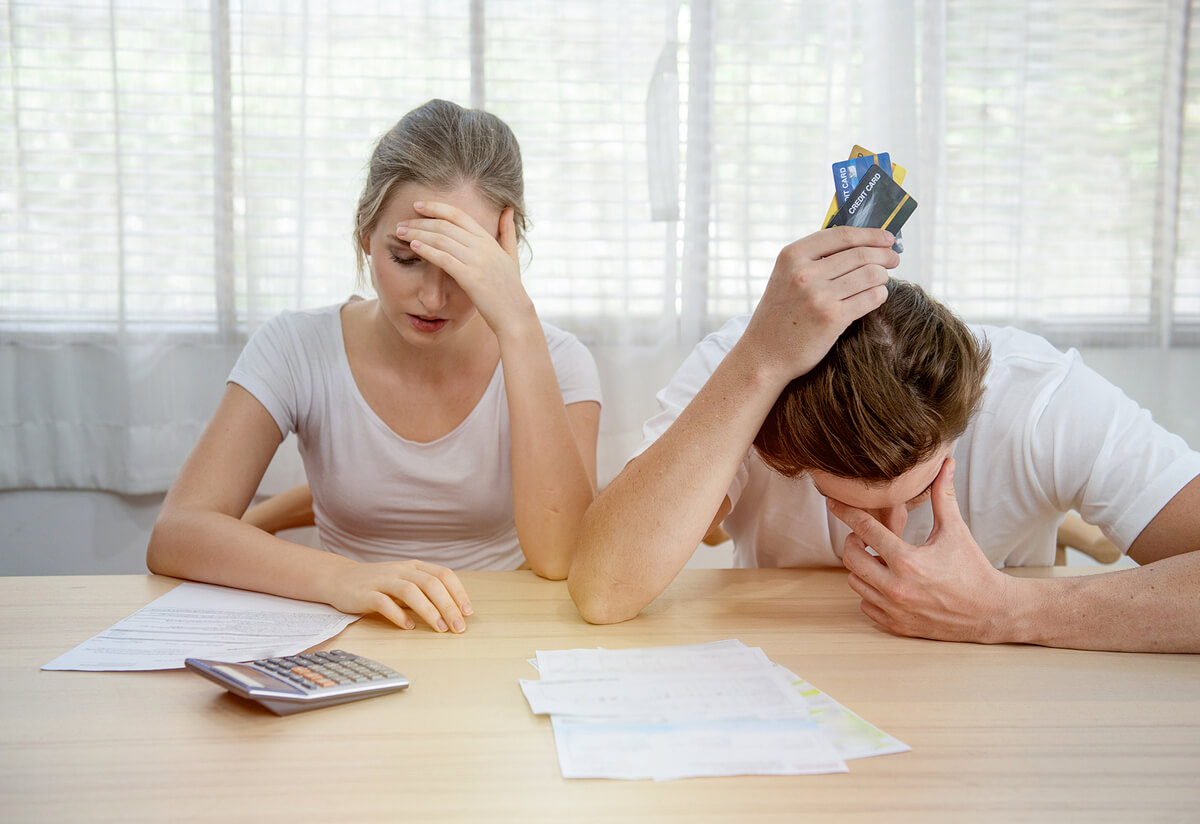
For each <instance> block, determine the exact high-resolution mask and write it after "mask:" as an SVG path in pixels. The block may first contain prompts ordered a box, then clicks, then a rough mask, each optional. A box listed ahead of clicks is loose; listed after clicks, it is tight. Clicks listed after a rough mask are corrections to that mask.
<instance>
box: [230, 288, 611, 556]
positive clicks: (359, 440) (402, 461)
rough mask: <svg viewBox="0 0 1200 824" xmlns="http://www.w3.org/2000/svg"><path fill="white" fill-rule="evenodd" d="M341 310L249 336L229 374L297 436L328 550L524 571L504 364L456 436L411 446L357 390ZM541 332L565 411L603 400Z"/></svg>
mask: <svg viewBox="0 0 1200 824" xmlns="http://www.w3.org/2000/svg"><path fill="white" fill-rule="evenodd" d="M341 308H342V305H341V304H339V305H335V306H326V307H323V308H320V309H312V310H302V311H289V312H284V313H282V314H281V315H278V316H276V317H275V318H273V319H272V320H270V321H269V322H267V323H266V324H265V325H264V326H263V327H262V328H261V329H259V330H258V331H257V332H256V333H255V334H254V335H253V336H252V337H251V339H250V341H249V342H248V343H247V344H246V348H245V349H244V350H243V351H242V354H241V356H240V357H239V358H238V361H237V363H236V364H235V365H234V368H233V371H232V372H231V373H230V376H229V381H230V382H231V383H236V384H238V385H239V386H241V387H242V388H244V389H245V390H246V391H248V392H249V393H250V394H251V395H253V396H254V397H255V398H257V399H258V401H259V402H260V403H261V404H262V405H263V406H264V407H265V408H266V410H267V411H268V412H269V413H270V414H271V417H273V418H274V419H275V423H276V425H277V426H278V427H279V431H280V433H281V434H283V435H284V436H286V435H287V434H288V433H289V432H295V433H296V434H297V438H298V440H299V446H300V455H301V457H302V459H303V461H304V471H305V474H306V475H307V477H308V483H309V487H310V488H311V489H312V493H313V511H314V514H315V516H316V525H317V530H318V533H319V535H320V539H321V545H322V547H324V548H325V549H327V550H331V551H333V552H337V553H338V554H340V555H345V556H347V557H350V558H354V559H357V560H360V561H394V560H401V559H407V558H416V559H420V560H426V561H431V562H433V563H437V564H441V565H443V566H447V567H450V568H451V569H515V568H517V567H518V566H520V565H521V563H523V561H524V555H523V554H522V552H521V548H520V545H519V544H518V542H517V531H516V526H515V524H514V522H513V494H512V440H511V437H510V431H509V418H508V401H507V395H506V394H505V386H504V375H503V371H502V369H501V366H500V364H497V366H496V371H495V373H494V374H493V375H492V379H491V381H490V383H489V384H488V387H487V390H486V391H485V392H484V394H483V397H482V398H480V400H479V402H478V403H477V404H476V406H475V408H474V409H472V410H471V412H470V413H469V414H468V415H467V417H466V418H465V419H464V420H463V421H462V422H461V423H460V424H459V425H458V426H457V427H455V428H454V430H453V431H451V432H449V433H447V434H446V435H444V436H442V437H440V438H438V439H437V440H434V441H431V442H429V443H418V442H415V441H409V440H406V439H404V438H402V437H400V436H399V435H397V434H396V433H395V432H394V431H393V430H392V429H391V428H390V427H388V425H387V424H386V423H384V422H383V420H382V419H381V418H380V417H379V416H378V415H376V414H375V412H374V410H372V409H371V407H370V406H369V405H368V404H367V401H366V399H365V398H364V397H363V396H362V393H361V392H359V390H358V386H357V384H356V383H355V382H354V377H353V375H352V373H351V371H350V364H349V361H348V360H347V358H346V346H345V341H344V339H343V337H342V324H341ZM542 327H543V330H544V331H545V334H546V343H547V345H548V346H549V349H550V359H551V361H552V362H553V364H554V371H555V373H556V374H557V375H558V384H559V388H560V390H561V391H562V396H563V402H564V403H566V404H572V403H579V402H581V401H596V402H599V401H600V380H599V375H598V373H597V370H596V364H595V361H594V360H593V359H592V356H591V353H589V352H588V350H587V348H586V347H585V346H584V345H583V344H582V343H580V341H579V340H578V339H577V338H576V337H575V336H574V335H572V334H570V333H568V332H564V331H563V330H561V329H558V328H556V327H554V326H551V325H549V324H545V323H543V324H542Z"/></svg>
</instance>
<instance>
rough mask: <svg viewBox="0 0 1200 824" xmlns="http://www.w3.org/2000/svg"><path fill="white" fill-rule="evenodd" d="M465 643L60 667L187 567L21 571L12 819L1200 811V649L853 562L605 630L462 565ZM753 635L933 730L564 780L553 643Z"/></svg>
mask: <svg viewBox="0 0 1200 824" xmlns="http://www.w3.org/2000/svg"><path fill="white" fill-rule="evenodd" d="M462 577H463V580H464V582H465V584H466V586H467V588H468V591H469V592H470V594H471V600H472V602H473V603H474V605H475V608H476V615H475V617H473V618H472V619H471V622H470V629H469V630H468V632H467V633H465V634H464V635H461V636H450V635H436V634H434V633H432V632H430V631H428V630H425V629H420V630H416V631H413V632H403V631H400V630H396V629H393V628H392V627H391V626H390V625H388V624H386V623H385V622H384V621H382V620H380V619H378V618H374V617H368V618H364V619H362V620H360V621H358V622H357V623H355V624H353V625H352V626H350V627H349V628H348V629H346V630H345V631H344V632H343V633H342V634H341V635H339V636H338V637H337V638H336V639H333V640H331V641H329V642H328V643H326V644H324V645H322V646H323V648H334V647H344V648H346V649H349V650H351V651H354V652H360V653H362V654H364V655H367V656H370V657H373V658H377V659H379V660H380V661H383V662H385V663H389V664H392V665H394V666H395V667H396V668H397V669H399V670H400V671H401V672H403V673H404V674H405V675H407V676H408V677H409V678H410V679H411V681H412V686H411V687H410V688H409V689H408V690H407V691H406V692H403V693H399V694H396V695H391V696H384V697H381V698H376V699H372V700H369V701H362V702H359V703H357V704H347V705H343V706H339V707H333V708H329V709H323V710H316V711H313V712H309V713H301V714H299V715H293V716H289V717H283V718H280V717H277V716H274V715H272V714H270V713H268V712H267V711H265V710H263V709H261V708H259V707H258V706H256V705H254V704H250V703H248V702H243V701H241V700H240V699H237V698H234V697H233V696H231V695H228V694H227V693H224V692H222V691H220V690H219V688H217V687H216V686H215V685H213V684H211V683H209V682H208V681H205V680H203V679H201V678H198V677H197V676H195V675H192V674H191V673H188V672H186V671H183V670H176V671H165V672H146V673H88V672H42V671H40V670H39V669H38V668H39V667H40V666H41V665H42V664H45V663H47V662H48V661H50V660H52V659H53V658H55V657H56V656H58V655H59V654H61V653H63V652H65V651H66V650H68V649H70V648H71V647H73V646H75V645H76V644H78V643H80V642H82V641H84V640H86V639H87V638H89V637H91V636H92V635H94V634H96V633H97V632H99V631H101V630H103V629H105V628H107V627H109V626H111V625H112V624H114V623H116V622H117V621H118V620H120V619H122V618H124V617H126V616H127V615H129V614H130V613H132V612H133V611H135V610H136V609H137V608H139V607H141V606H143V605H144V604H146V603H148V602H149V601H150V600H152V599H153V598H155V597H157V596H158V595H161V594H162V593H164V592H166V591H167V590H168V589H170V588H171V587H172V586H174V584H175V583H176V582H175V581H174V580H173V579H170V578H162V577H156V576H87V577H45V578H3V579H0V618H2V619H3V620H2V622H0V633H2V634H3V650H4V656H3V659H2V660H0V673H2V676H3V681H2V684H3V686H2V687H0V697H2V699H3V700H2V701H0V707H2V708H0V820H2V821H5V822H13V821H37V822H44V821H94V820H105V819H117V820H122V821H155V822H165V821H190V820H195V821H213V820H224V821H238V822H240V821H277V820H285V819H286V820H291V821H337V822H367V821H397V822H425V821H443V820H444V821H472V822H490V821H555V822H559V821H561V822H575V821H593V820H594V821H620V822H625V821H653V822H660V821H668V822H669V821H681V822H682V821H686V822H689V824H690V823H691V822H697V821H761V820H778V821H800V820H804V821H824V820H830V819H836V820H839V821H842V820H851V821H864V822H871V824H881V822H895V821H922V822H930V821H933V822H937V821H947V822H950V821H952V822H979V821H1004V822H1010V821H1037V820H1046V821H1063V820H1071V821H1087V822H1096V821H1126V820H1130V819H1132V820H1135V821H1137V822H1139V824H1144V822H1149V821H1197V820H1200V656H1195V655H1191V656H1189V655H1151V654H1129V653H1100V652H1079V651H1074V650H1055V649H1044V648H1040V647H1032V646H990V647H989V646H978V645H971V644H953V643H943V642H933V641H924V640H917V639H908V638H897V637H893V636H891V635H888V634H886V633H884V632H882V631H880V630H878V629H876V628H875V627H874V626H873V625H871V624H870V622H868V621H867V620H866V618H864V617H863V616H862V614H861V613H860V612H859V610H858V599H857V597H856V596H854V594H853V593H852V592H851V591H850V590H849V588H848V587H847V586H846V583H845V572H844V571H841V570H685V571H684V573H683V574H682V575H681V576H680V578H679V579H678V580H677V581H676V582H675V583H674V584H673V585H672V586H671V587H670V589H668V591H667V592H666V593H665V594H664V595H663V596H662V597H661V598H659V600H658V601H657V602H656V603H655V604H653V605H652V606H651V607H650V608H649V609H647V610H646V612H645V614H643V615H642V616H641V617H640V618H638V619H637V620H634V621H630V622H628V623H625V624H619V625H615V626H604V627H597V626H590V625H588V624H586V623H584V622H583V621H582V620H580V618H579V617H578V615H577V613H576V612H575V608H574V606H573V605H572V603H571V601H570V599H569V598H568V596H567V591H566V586H565V585H564V584H563V583H552V582H547V581H542V580H539V579H537V578H536V577H534V576H533V575H532V574H531V573H528V572H467V573H463V575H462ZM723 638H739V639H741V640H742V641H744V642H745V643H746V644H749V645H751V646H760V647H762V648H763V650H764V651H765V652H766V654H767V655H768V656H769V657H770V658H771V659H773V660H774V661H776V662H778V663H780V664H782V665H784V666H786V667H788V668H789V669H791V670H792V671H794V672H796V673H798V674H799V675H801V676H802V677H804V678H806V679H807V680H808V681H810V682H811V683H813V684H815V685H816V686H818V687H820V688H821V689H823V690H824V691H825V692H827V693H828V694H829V695H831V696H832V697H833V698H835V699H837V700H838V701H840V702H841V703H843V704H844V705H846V706H847V707H849V708H851V709H853V710H855V711H856V712H858V713H859V714H860V715H862V716H863V717H864V718H866V719H867V720H868V721H870V722H872V723H874V724H875V725H877V726H878V727H880V728H881V729H883V730H885V731H886V732H889V733H891V734H892V735H895V736H896V737H897V738H899V739H900V740H902V741H904V742H905V743H907V744H908V745H910V746H911V747H912V748H913V751H912V752H910V753H904V754H899V755H889V756H882V757H877V758H868V759H862V760H856V761H851V762H849V766H850V772H849V774H844V775H823V776H788V777H766V776H758V777H744V778H706V779H688V780H680V781H670V782H661V783H655V782H650V781H606V780H591V781H580V780H570V781H568V780H565V779H563V778H562V776H561V774H560V773H559V768H558V762H557V758H556V755H555V747H554V740H553V736H552V734H551V729H550V723H549V721H548V719H547V718H545V717H537V716H534V715H532V714H531V713H530V711H529V707H528V705H527V704H526V702H525V699H524V697H523V696H522V694H521V691H520V689H519V687H518V683H517V682H518V680H519V679H521V678H533V677H536V673H535V671H534V670H533V668H532V667H530V665H529V664H528V663H526V659H527V658H529V657H531V656H532V655H533V654H534V652H535V651H536V650H539V649H565V648H570V647H595V646H605V647H612V648H621V647H640V646H657V645H667V644H682V643H694V642H701V641H712V640H718V639H723Z"/></svg>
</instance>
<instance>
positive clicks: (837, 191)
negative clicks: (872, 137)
mask: <svg viewBox="0 0 1200 824" xmlns="http://www.w3.org/2000/svg"><path fill="white" fill-rule="evenodd" d="M876 164H878V165H879V167H880V168H882V169H883V170H884V171H885V172H887V173H888V174H889V175H890V174H891V173H892V159H891V158H890V157H889V156H888V153H887V152H882V153H880V154H869V155H862V156H861V157H852V158H850V159H849V160H839V161H838V162H837V163H834V164H833V193H834V197H836V198H837V204H838V206H841V205H842V204H843V203H845V202H846V198H848V197H850V193H851V192H853V191H854V187H855V186H857V185H858V181H859V180H861V179H862V176H863V175H864V174H866V171H867V169H869V168H871V167H872V166H874V165H876Z"/></svg>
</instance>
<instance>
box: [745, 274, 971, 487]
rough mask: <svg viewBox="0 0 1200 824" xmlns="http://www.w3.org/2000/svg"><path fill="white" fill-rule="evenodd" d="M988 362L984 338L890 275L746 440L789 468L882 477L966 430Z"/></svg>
mask: <svg viewBox="0 0 1200 824" xmlns="http://www.w3.org/2000/svg"><path fill="white" fill-rule="evenodd" d="M989 361H990V352H989V348H988V346H987V343H986V342H983V343H981V342H980V341H978V340H977V339H976V338H975V336H974V335H973V334H971V331H970V330H969V329H968V328H967V326H966V324H964V323H963V322H962V321H961V320H959V319H958V318H957V317H955V315H954V313H952V312H951V311H950V310H949V309H947V308H946V307H945V306H943V305H942V304H940V303H938V302H937V301H935V300H933V299H932V298H930V297H929V296H928V295H927V294H925V292H924V291H923V290H922V289H921V287H919V286H916V285H915V284H912V283H907V282H905V281H901V280H895V279H893V280H891V281H889V282H888V299H887V300H886V301H885V302H884V303H883V305H882V306H880V307H879V308H878V309H875V310H873V311H871V312H868V313H867V314H866V315H864V316H863V317H861V318H859V319H858V320H856V321H855V322H854V323H852V324H850V326H849V327H848V328H847V329H846V331H845V332H843V333H842V335H841V337H839V338H838V340H837V343H835V344H834V345H833V348H832V349H831V350H830V351H829V354H827V355H826V356H825V358H824V360H822V361H821V362H820V363H819V364H817V365H816V366H815V367H814V368H813V369H812V370H811V371H810V372H808V373H807V374H805V375H801V376H800V377H798V378H796V379H795V380H793V381H792V382H791V383H790V384H788V387H787V388H786V389H785V390H784V391H783V393H782V394H781V395H780V396H779V399H778V400H776V401H775V406H774V408H773V409H772V410H771V412H770V414H768V415H767V419H766V420H765V421H764V422H763V425H762V428H761V429H759V431H758V435H757V436H756V437H755V439H754V446H755V448H756V449H757V450H758V454H759V456H760V457H761V458H762V459H763V462H764V463H766V464H767V466H769V467H771V468H772V469H774V470H775V471H776V472H779V473H781V474H783V475H786V476H788V477H795V476H796V475H799V474H801V473H803V472H807V471H809V470H811V469H816V470H820V471H822V472H827V473H829V474H831V475H834V476H837V477H839V478H851V479H854V480H859V481H864V482H866V483H868V484H873V483H874V484H884V483H888V482H890V481H893V480H895V479H896V478H898V477H900V476H901V475H903V474H904V473H905V472H907V471H908V470H910V469H912V468H913V467H914V466H916V465H917V464H918V463H920V462H922V461H924V460H926V459H928V458H930V457H931V456H932V455H933V454H934V452H936V451H937V449H938V448H939V447H941V446H942V445H943V444H945V443H949V442H950V441H952V440H954V439H955V438H957V437H958V436H959V435H961V434H962V433H963V432H964V431H965V430H966V428H967V424H968V423H969V422H970V420H971V416H972V415H974V414H975V411H976V409H977V408H978V407H979V402H980V400H982V398H983V380H984V376H985V375H986V374H987V370H988V363H989Z"/></svg>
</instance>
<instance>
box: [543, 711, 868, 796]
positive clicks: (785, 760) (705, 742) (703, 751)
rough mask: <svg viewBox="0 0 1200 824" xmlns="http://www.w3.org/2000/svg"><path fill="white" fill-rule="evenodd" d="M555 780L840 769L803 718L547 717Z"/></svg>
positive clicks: (827, 745) (818, 734) (830, 750)
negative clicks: (672, 719)
mask: <svg viewBox="0 0 1200 824" xmlns="http://www.w3.org/2000/svg"><path fill="white" fill-rule="evenodd" d="M552 721H553V723H554V743H555V746H556V747H557V748H558V761H559V765H560V767H561V768H562V774H563V778H625V779H639V778H652V779H655V780H658V781H664V780H668V779H673V778H693V777H698V776H716V775H813V774H816V773H844V772H848V770H847V769H846V764H845V762H844V761H843V760H842V759H841V757H839V756H838V753H837V751H836V750H835V749H834V748H833V746H832V745H831V744H830V743H829V739H827V738H826V737H825V736H824V735H822V734H821V732H820V730H818V729H817V727H816V725H815V724H813V723H812V722H811V721H804V720H798V719H793V720H777V721H763V720H745V719H743V720H737V721H691V722H687V723H682V724H670V723H659V724H654V723H647V724H638V723H632V722H615V723H611V722H610V723H597V722H596V721H594V720H592V719H586V718H563V717H559V716H554V717H553V719H552Z"/></svg>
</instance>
